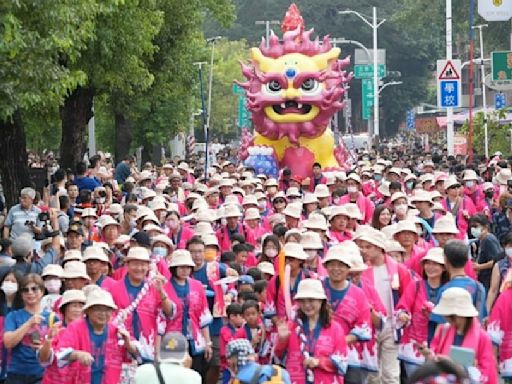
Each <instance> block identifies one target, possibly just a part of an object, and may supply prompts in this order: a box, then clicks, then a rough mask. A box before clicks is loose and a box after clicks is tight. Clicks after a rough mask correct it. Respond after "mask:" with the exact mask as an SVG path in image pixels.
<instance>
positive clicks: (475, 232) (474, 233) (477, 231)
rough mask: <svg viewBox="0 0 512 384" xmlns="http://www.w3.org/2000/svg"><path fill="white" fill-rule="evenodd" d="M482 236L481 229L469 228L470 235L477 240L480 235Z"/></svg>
mask: <svg viewBox="0 0 512 384" xmlns="http://www.w3.org/2000/svg"><path fill="white" fill-rule="evenodd" d="M481 234H482V229H481V228H479V227H471V235H472V236H473V237H474V238H476V239H478V238H479V237H480V235H481Z"/></svg>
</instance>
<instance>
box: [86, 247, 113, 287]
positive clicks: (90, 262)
mask: <svg viewBox="0 0 512 384" xmlns="http://www.w3.org/2000/svg"><path fill="white" fill-rule="evenodd" d="M82 261H83V262H84V263H85V267H86V270H87V275H88V276H89V278H90V279H91V282H90V283H91V284H96V285H97V286H99V287H102V288H103V289H106V290H109V289H110V288H111V287H112V285H113V284H114V283H115V280H114V279H112V278H110V277H109V276H107V275H105V273H104V272H103V271H104V270H105V268H106V269H108V264H109V263H110V260H109V258H108V256H107V255H106V253H105V251H104V250H103V248H101V247H98V246H91V247H87V248H86V249H85V251H84V255H83V258H82Z"/></svg>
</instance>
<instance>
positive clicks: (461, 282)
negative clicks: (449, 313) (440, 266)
mask: <svg viewBox="0 0 512 384" xmlns="http://www.w3.org/2000/svg"><path fill="white" fill-rule="evenodd" d="M443 251H444V257H445V258H444V265H445V268H446V270H447V271H448V274H449V276H450V280H449V281H448V282H447V283H446V284H445V285H443V286H442V287H441V288H440V289H439V292H438V299H439V297H441V295H442V293H443V292H444V291H445V290H447V289H448V288H452V287H457V288H464V289H466V290H467V291H468V292H469V293H470V294H471V297H472V299H473V305H474V306H475V308H478V312H479V318H480V320H483V319H485V318H486V317H487V307H486V298H485V288H484V287H483V285H482V284H481V283H479V282H478V281H475V280H473V279H472V278H470V277H468V276H467V275H466V274H465V271H464V266H465V264H466V263H467V262H468V253H469V247H468V245H467V244H465V243H464V242H463V241H460V240H451V241H449V242H448V243H447V244H446V245H445V246H444V248H443ZM431 320H432V321H435V322H436V323H443V322H444V319H443V318H442V317H441V316H436V315H432V317H431Z"/></svg>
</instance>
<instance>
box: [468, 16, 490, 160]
mask: <svg viewBox="0 0 512 384" xmlns="http://www.w3.org/2000/svg"><path fill="white" fill-rule="evenodd" d="M487 26H488V25H487V24H480V25H474V26H472V27H471V28H472V29H478V32H479V35H480V60H481V61H482V65H481V66H480V77H481V82H482V107H483V112H484V140H485V142H484V148H485V157H486V158H489V140H488V137H487V97H486V94H485V66H484V65H483V61H484V40H483V35H482V28H484V27H487Z"/></svg>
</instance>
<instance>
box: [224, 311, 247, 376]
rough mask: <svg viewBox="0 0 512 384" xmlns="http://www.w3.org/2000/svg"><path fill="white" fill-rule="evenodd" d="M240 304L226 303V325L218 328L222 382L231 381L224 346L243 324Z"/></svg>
mask: <svg viewBox="0 0 512 384" xmlns="http://www.w3.org/2000/svg"><path fill="white" fill-rule="evenodd" d="M242 314H243V311H242V306H241V305H240V304H237V303H233V304H230V305H228V307H227V309H226V318H227V319H226V320H227V321H226V325H224V326H222V328H221V330H220V338H219V347H220V349H219V350H220V364H221V366H220V368H221V371H222V376H221V380H222V384H229V383H230V382H231V373H230V371H229V369H228V365H227V359H226V347H227V345H228V343H229V342H230V341H231V340H233V339H234V338H235V335H236V332H237V330H238V329H240V327H242V325H243V324H244V321H245V320H244V318H243V316H242Z"/></svg>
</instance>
